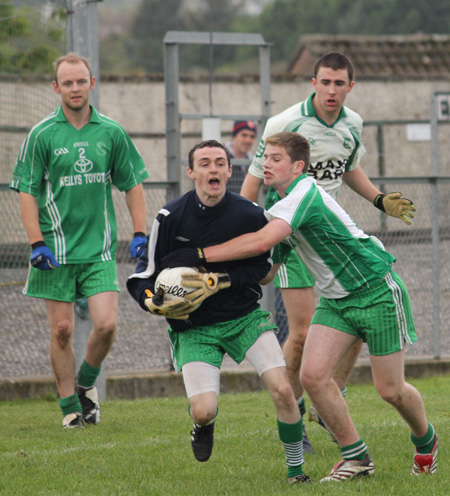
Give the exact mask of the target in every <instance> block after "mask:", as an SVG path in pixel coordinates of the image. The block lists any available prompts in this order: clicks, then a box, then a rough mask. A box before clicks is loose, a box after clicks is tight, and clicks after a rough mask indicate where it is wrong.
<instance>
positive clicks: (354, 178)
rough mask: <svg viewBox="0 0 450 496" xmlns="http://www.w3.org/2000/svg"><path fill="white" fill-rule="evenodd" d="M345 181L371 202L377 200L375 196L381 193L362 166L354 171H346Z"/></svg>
mask: <svg viewBox="0 0 450 496" xmlns="http://www.w3.org/2000/svg"><path fill="white" fill-rule="evenodd" d="M344 182H345V184H346V185H347V186H349V187H350V188H351V189H352V190H353V191H355V193H358V195H360V196H362V197H363V198H365V199H366V200H369V201H370V202H371V203H373V201H374V200H375V197H376V196H377V195H379V194H380V193H381V191H380V190H379V189H378V188H377V187H376V186H375V185H374V184H373V183H372V181H371V180H370V179H369V178H368V177H367V176H366V173H365V172H364V171H363V170H362V169H361V167H360V166H358V167H356V169H354V170H352V171H347V172H345V173H344Z"/></svg>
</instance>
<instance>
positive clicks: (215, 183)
mask: <svg viewBox="0 0 450 496" xmlns="http://www.w3.org/2000/svg"><path fill="white" fill-rule="evenodd" d="M209 184H210V185H211V186H219V185H220V181H219V179H218V178H217V177H212V178H211V179H210V180H209Z"/></svg>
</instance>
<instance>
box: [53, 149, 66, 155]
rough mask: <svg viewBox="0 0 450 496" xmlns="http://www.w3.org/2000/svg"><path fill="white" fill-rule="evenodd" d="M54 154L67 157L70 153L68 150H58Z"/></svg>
mask: <svg viewBox="0 0 450 496" xmlns="http://www.w3.org/2000/svg"><path fill="white" fill-rule="evenodd" d="M53 153H54V154H55V155H56V156H58V155H67V154H68V153H69V150H68V149H67V148H57V149H56V150H55V151H54V152H53Z"/></svg>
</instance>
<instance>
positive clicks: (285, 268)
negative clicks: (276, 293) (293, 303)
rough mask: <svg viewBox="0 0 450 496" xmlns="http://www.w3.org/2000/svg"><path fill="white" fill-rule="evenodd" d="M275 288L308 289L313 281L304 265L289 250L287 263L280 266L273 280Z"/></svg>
mask: <svg viewBox="0 0 450 496" xmlns="http://www.w3.org/2000/svg"><path fill="white" fill-rule="evenodd" d="M273 284H274V286H275V287H276V288H281V289H286V288H291V289H292V288H310V287H312V286H314V284H315V280H314V277H313V276H312V275H311V272H310V271H309V270H308V269H307V267H306V265H305V264H304V263H303V262H302V261H301V260H300V258H299V256H298V255H297V254H296V253H295V251H294V250H291V253H290V254H289V257H288V259H287V262H286V263H285V264H281V267H280V268H279V269H278V272H277V275H276V276H275V279H274V280H273Z"/></svg>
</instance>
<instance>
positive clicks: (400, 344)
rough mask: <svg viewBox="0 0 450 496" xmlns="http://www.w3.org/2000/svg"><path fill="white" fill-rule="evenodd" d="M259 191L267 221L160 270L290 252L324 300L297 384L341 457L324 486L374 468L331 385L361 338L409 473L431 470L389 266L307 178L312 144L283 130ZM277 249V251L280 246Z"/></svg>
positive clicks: (430, 431) (409, 335) (431, 443)
mask: <svg viewBox="0 0 450 496" xmlns="http://www.w3.org/2000/svg"><path fill="white" fill-rule="evenodd" d="M265 159H266V160H265V163H264V183H265V184H266V185H267V186H271V187H273V188H274V189H275V190H276V192H277V194H278V196H279V200H278V202H277V203H275V204H274V205H273V206H272V208H271V209H270V210H269V211H268V212H267V215H268V218H269V223H268V224H267V225H266V226H264V227H263V228H261V229H260V230H259V231H256V232H254V233H247V234H244V235H241V236H238V237H236V238H234V239H232V240H230V241H228V242H226V243H222V244H220V245H214V246H208V247H206V248H203V249H202V248H192V249H184V250H179V251H178V252H177V251H175V252H172V253H170V254H169V255H168V256H167V257H165V260H163V263H164V266H167V267H173V266H174V265H175V264H177V265H178V264H179V265H180V266H183V265H188V266H198V265H201V264H204V263H218V262H224V261H231V260H241V259H245V258H248V257H254V256H257V255H259V254H260V253H263V252H265V251H266V250H267V249H270V248H273V247H277V248H276V250H275V253H274V254H273V259H274V262H275V263H276V265H275V266H274V267H273V269H272V270H271V274H270V275H269V277H267V278H265V280H264V281H263V282H264V283H268V282H270V280H271V277H273V275H274V272H275V271H276V270H277V269H278V264H277V263H279V262H280V261H281V257H282V256H283V254H282V253H281V251H282V250H281V247H282V245H287V246H288V247H291V248H293V249H295V251H296V252H297V253H298V255H299V256H300V257H301V259H302V260H303V262H305V264H306V265H307V266H308V268H309V269H310V270H311V272H312V273H313V275H314V277H315V278H316V282H317V288H318V291H319V294H320V296H321V298H320V303H319V305H318V307H317V309H316V311H315V314H314V317H313V319H312V322H311V326H310V329H309V331H308V335H307V338H306V342H305V349H304V354H303V360H302V365H301V372H300V379H301V382H302V384H303V385H304V387H305V389H306V391H307V392H308V395H309V397H310V398H311V401H312V402H313V404H314V405H315V407H316V408H317V411H318V413H319V414H320V416H321V418H322V419H323V420H324V422H325V423H326V425H327V426H328V427H329V428H330V429H331V431H332V432H333V434H334V436H335V438H336V440H337V442H338V444H339V447H340V451H341V455H342V458H343V459H342V460H341V461H340V462H339V463H337V464H336V465H335V466H334V467H333V469H332V470H331V472H330V473H329V474H328V476H326V477H324V478H323V479H322V481H329V480H333V481H343V480H347V479H352V478H356V477H364V476H369V475H372V474H373V472H374V463H373V461H372V459H371V457H370V456H369V454H368V450H367V446H366V444H365V443H364V441H363V440H362V439H361V438H360V436H359V434H358V432H357V430H356V428H355V425H354V424H353V421H352V419H351V417H350V415H349V412H348V407H347V405H346V403H345V400H344V398H343V397H342V395H341V394H340V392H339V388H338V386H337V384H336V382H335V381H334V379H333V374H334V371H335V368H336V366H337V365H338V364H339V363H340V361H341V360H342V358H343V357H344V356H345V355H346V354H347V353H348V350H349V349H350V348H351V347H352V346H353V344H354V343H355V342H356V341H357V340H358V339H363V340H364V341H365V342H367V344H368V348H369V353H370V362H371V368H372V375H373V379H374V383H375V385H376V388H377V390H378V392H379V394H380V395H381V397H382V398H383V399H384V400H385V401H387V402H388V403H390V404H391V405H392V406H393V407H394V408H395V409H396V410H397V411H398V413H399V414H400V415H401V416H402V418H403V419H404V420H405V422H406V423H407V425H408V427H409V429H410V431H411V440H412V442H413V444H414V446H415V454H414V463H413V467H412V474H420V473H422V472H423V473H433V472H435V471H436V468H437V454H438V450H437V446H438V438H437V436H436V433H435V431H434V428H433V426H432V425H431V424H430V423H429V422H428V420H427V416H426V413H425V408H424V404H423V400H422V397H421V395H420V393H419V391H418V390H417V389H416V388H414V387H413V386H412V385H411V384H408V383H407V382H406V381H405V378H404V353H405V345H406V344H412V343H414V342H415V341H416V340H417V338H416V334H415V330H414V322H413V318H412V314H411V305H410V301H409V295H408V291H407V290H406V287H405V285H404V283H403V281H402V280H401V279H400V277H399V276H398V275H397V274H396V273H395V272H394V271H393V270H392V264H393V263H394V262H395V258H394V257H393V256H392V255H391V254H390V253H388V252H386V251H385V250H384V247H383V245H382V243H381V242H380V241H379V240H378V239H376V238H374V237H372V236H368V235H367V234H365V233H364V232H363V231H361V230H360V229H358V227H357V226H356V224H355V223H354V222H353V220H352V219H351V218H350V217H349V215H348V214H347V213H346V212H345V211H344V210H343V209H342V208H341V207H340V206H339V205H338V204H337V202H336V201H335V200H333V198H331V197H330V195H328V194H327V193H326V192H325V191H324V190H323V188H321V187H320V186H317V185H316V181H315V180H314V179H312V178H310V177H308V176H307V174H306V173H305V172H306V170H307V165H308V164H309V144H308V141H307V140H306V139H305V138H304V137H303V136H301V135H299V134H297V133H292V132H282V133H277V134H275V135H273V136H270V137H268V138H267V139H266V150H265ZM280 243H281V245H280Z"/></svg>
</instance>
